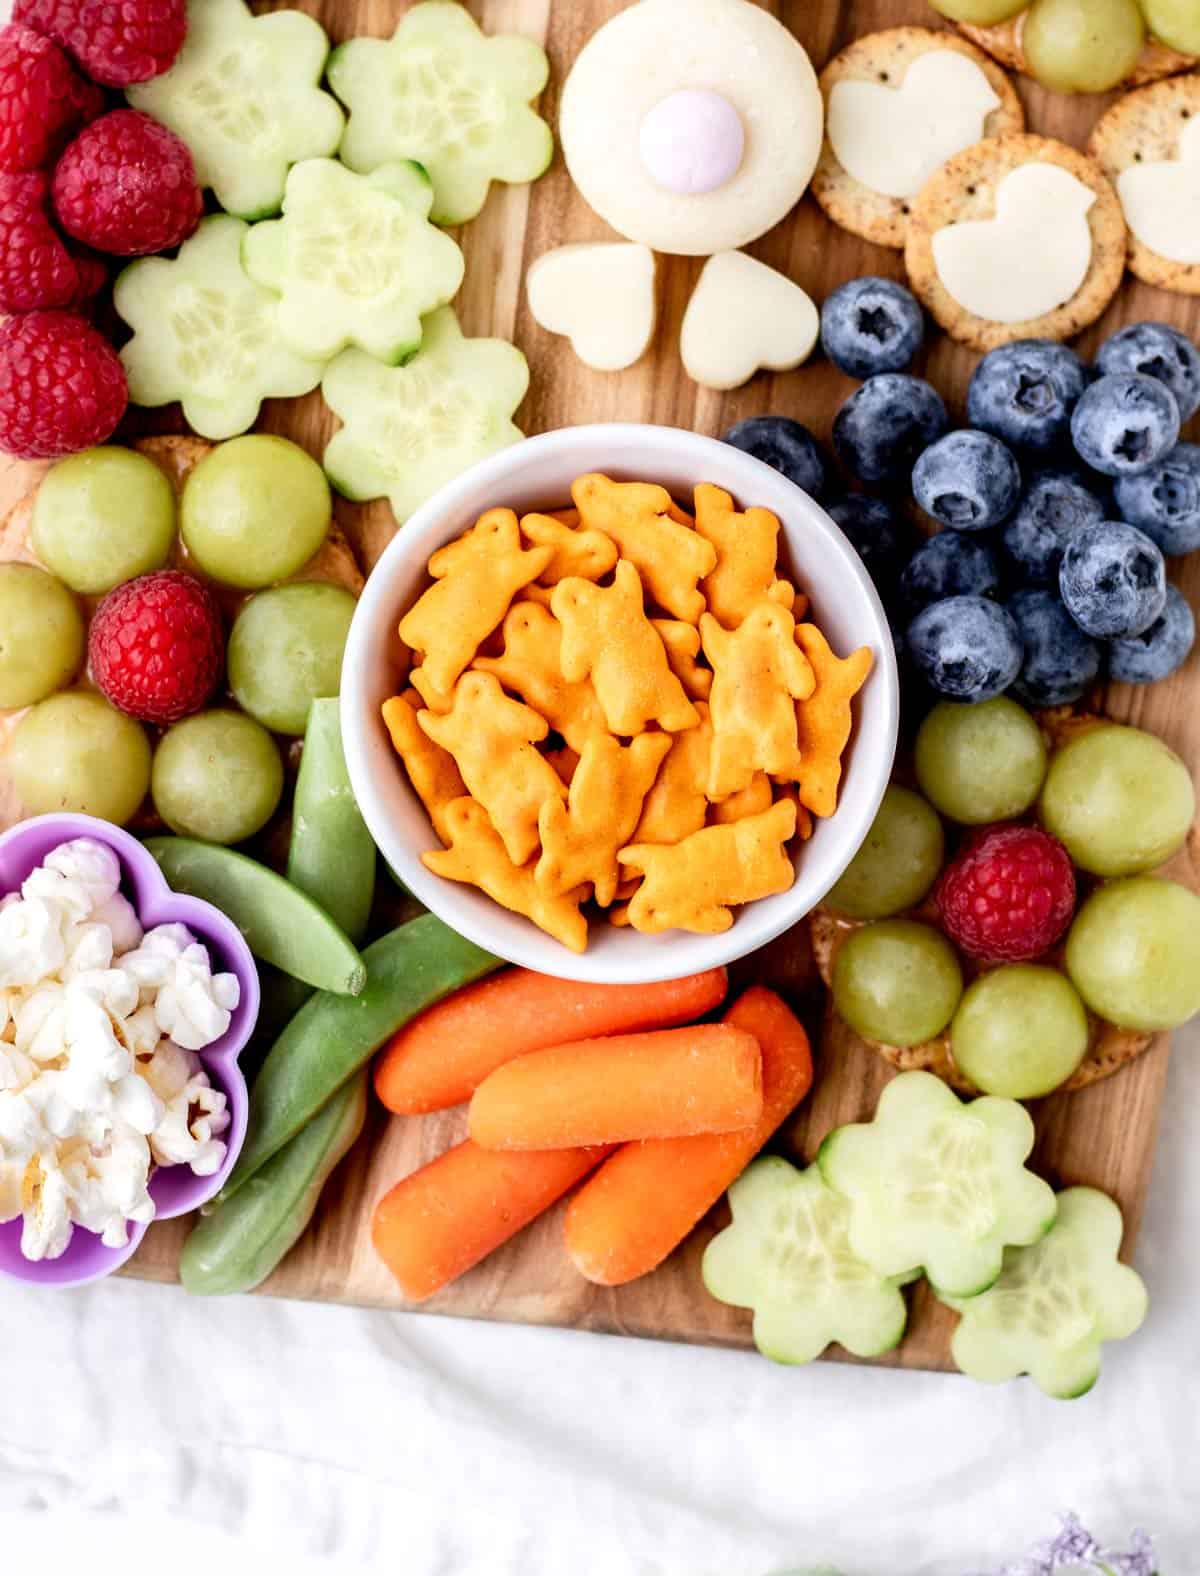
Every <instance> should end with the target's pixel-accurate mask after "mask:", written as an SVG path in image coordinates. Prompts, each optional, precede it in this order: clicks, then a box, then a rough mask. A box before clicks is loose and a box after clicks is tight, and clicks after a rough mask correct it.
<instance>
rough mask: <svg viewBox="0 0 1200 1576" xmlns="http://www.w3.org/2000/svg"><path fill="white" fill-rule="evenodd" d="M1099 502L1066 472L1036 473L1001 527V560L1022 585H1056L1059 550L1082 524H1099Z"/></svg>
mask: <svg viewBox="0 0 1200 1576" xmlns="http://www.w3.org/2000/svg"><path fill="white" fill-rule="evenodd" d="M1105 512H1106V511H1105V505H1104V499H1103V498H1101V497H1100V495H1099V493H1097V492H1096V491H1095V490H1094V489H1093V488H1092V487H1090V486H1089V485H1088V484H1087V483H1086V482H1084V481H1082V480H1081V479H1080V478H1079V477H1078V476H1073V475H1072V474H1071V473H1070V471H1060V470H1045V471H1038V472H1037V473H1036V475H1034V477H1033V478H1032V480H1031V481H1030V483H1029V485H1028V486H1027V487H1026V489H1025V493H1024V496H1023V497H1022V499H1021V501H1020V503H1019V504H1018V505H1017V512H1016V514H1014V515H1013V517H1012V519H1011V520H1010V521H1009V522H1008V524H1007V525H1006V526H1005V528H1004V536H1003V538H1002V540H1003V543H1004V555H1005V558H1006V559H1007V561H1008V563H1009V565H1010V567H1011V569H1012V572H1013V576H1014V578H1015V579H1016V580H1018V581H1020V582H1021V584H1022V585H1030V586H1050V585H1057V584H1058V565H1059V561H1060V560H1061V558H1062V552H1063V548H1064V547H1065V546H1066V543H1067V541H1068V540H1069V539H1070V537H1072V536H1073V535H1074V534H1075V532H1076V531H1080V530H1082V529H1083V527H1084V526H1085V525H1099V523H1100V521H1101V520H1103V519H1104V516H1105Z"/></svg>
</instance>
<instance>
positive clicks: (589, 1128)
mask: <svg viewBox="0 0 1200 1576" xmlns="http://www.w3.org/2000/svg"><path fill="white" fill-rule="evenodd" d="M761 1116H762V1057H761V1056H760V1055H759V1050H758V1041H757V1040H756V1039H755V1038H754V1036H753V1035H752V1034H748V1033H746V1031H745V1030H743V1029H739V1028H734V1027H730V1026H729V1025H728V1024H723V1023H708V1024H695V1025H693V1026H692V1027H691V1028H687V1029H659V1030H657V1031H655V1032H652V1033H650V1034H612V1035H609V1036H608V1037H607V1038H605V1039H598V1040H577V1041H576V1042H575V1043H574V1044H573V1045H556V1046H552V1047H551V1048H550V1049H548V1050H544V1051H531V1052H530V1053H529V1055H528V1056H518V1057H517V1059H516V1061H514V1062H509V1063H508V1064H507V1065H506V1066H504V1067H498V1068H497V1069H496V1071H495V1072H494V1073H492V1074H491V1075H490V1076H489V1077H487V1078H485V1079H484V1081H483V1082H482V1083H481V1084H480V1086H479V1088H478V1089H476V1091H475V1093H474V1095H473V1096H472V1099H471V1118H470V1132H471V1137H472V1138H473V1139H474V1140H475V1142H476V1143H477V1144H482V1145H483V1147H484V1148H485V1149H569V1148H574V1147H575V1146H576V1145H579V1144H618V1143H624V1142H626V1141H628V1140H630V1139H638V1138H676V1137H682V1136H684V1135H685V1134H686V1135H690V1134H693V1133H727V1132H731V1131H733V1130H734V1129H735V1128H752V1127H753V1126H754V1124H755V1123H756V1122H757V1121H758V1120H759V1118H760V1117H761Z"/></svg>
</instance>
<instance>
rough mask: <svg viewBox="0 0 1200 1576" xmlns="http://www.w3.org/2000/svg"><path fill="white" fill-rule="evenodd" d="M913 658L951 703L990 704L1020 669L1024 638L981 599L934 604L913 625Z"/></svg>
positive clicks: (932, 685) (992, 604) (1002, 612)
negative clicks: (971, 702)
mask: <svg viewBox="0 0 1200 1576" xmlns="http://www.w3.org/2000/svg"><path fill="white" fill-rule="evenodd" d="M905 640H906V642H907V645H908V652H909V656H910V657H911V658H912V660H913V662H915V663H916V666H917V668H918V670H919V671H920V673H921V675H922V676H923V677H924V679H925V680H926V682H927V683H928V684H929V686H930V688H931V689H933V690H935V691H936V692H937V694H939V695H941V696H943V697H944V698H945V699H947V700H958V701H968V702H970V701H980V700H991V699H993V698H994V697H995V696H996V695H1002V694H1003V693H1004V691H1005V690H1006V689H1007V688H1008V686H1009V685H1010V684H1011V683H1012V681H1013V680H1014V679H1015V678H1016V676H1017V674H1018V673H1019V672H1020V670H1021V637H1020V635H1019V634H1018V632H1017V626H1016V624H1015V623H1014V622H1013V619H1012V617H1011V615H1010V614H1008V613H1007V612H1005V610H1004V609H1003V608H1002V607H1001V606H1000V605H999V603H997V602H989V601H988V599H987V598H986V597H982V596H952V597H947V599H946V600H945V601H944V602H934V603H932V604H931V605H930V606H929V607H927V608H925V610H924V611H923V612H921V613H918V614H917V616H916V618H914V619H913V621H912V623H911V624H910V625H909V626H908V631H907V634H906V636H905Z"/></svg>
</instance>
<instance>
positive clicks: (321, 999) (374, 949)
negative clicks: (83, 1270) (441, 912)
mask: <svg viewBox="0 0 1200 1576" xmlns="http://www.w3.org/2000/svg"><path fill="white" fill-rule="evenodd" d="M363 962H364V963H365V964H366V967H367V983H366V987H365V989H364V990H363V992H362V994H361V995H359V996H339V995H335V994H333V993H332V992H330V991H319V992H318V993H317V995H315V996H314V997H313V998H312V1000H311V1001H309V1002H307V1003H306V1004H305V1005H304V1006H303V1007H301V1009H300V1011H299V1012H298V1013H297V1014H296V1016H295V1017H294V1018H293V1019H292V1021H291V1022H290V1023H289V1024H288V1026H287V1028H286V1029H284V1031H283V1033H282V1034H281V1035H280V1036H279V1038H278V1039H277V1040H276V1041H275V1044H274V1045H273V1046H272V1047H271V1049H270V1050H269V1051H268V1053H267V1059H266V1061H264V1062H263V1064H262V1068H261V1069H260V1071H259V1074H258V1077H257V1078H256V1079H255V1081H254V1090H253V1092H252V1094H251V1096H250V1126H249V1130H248V1132H247V1134H246V1143H245V1147H244V1148H243V1150H242V1153H241V1158H240V1159H239V1160H238V1163H237V1165H236V1166H235V1167H234V1168H233V1172H232V1174H231V1175H230V1177H229V1180H228V1182H226V1184H225V1187H224V1188H223V1190H222V1192H221V1194H220V1198H221V1199H222V1200H224V1199H227V1198H229V1197H231V1196H232V1195H233V1194H235V1193H236V1192H237V1190H238V1189H239V1188H240V1187H242V1185H243V1184H244V1183H245V1182H247V1181H248V1180H249V1178H250V1177H252V1176H253V1175H254V1174H255V1172H256V1171H259V1170H260V1169H261V1168H262V1167H263V1166H264V1165H265V1164H266V1163H267V1161H268V1160H269V1159H270V1158H271V1156H272V1155H273V1154H275V1153H276V1152H277V1151H278V1150H280V1149H282V1147H283V1146H284V1144H286V1143H287V1141H288V1139H290V1138H293V1137H295V1135H296V1134H297V1133H298V1132H299V1131H300V1129H301V1128H302V1127H303V1126H304V1124H305V1123H306V1122H308V1121H309V1120H310V1119H311V1118H312V1117H313V1116H314V1115H315V1114H316V1113H317V1112H318V1111H319V1110H320V1109H321V1107H322V1106H323V1105H324V1104H325V1102H326V1101H327V1100H328V1099H329V1098H330V1097H331V1096H332V1095H333V1094H335V1093H336V1092H337V1090H338V1089H340V1088H341V1087H342V1085H343V1084H344V1083H345V1082H346V1080H347V1079H348V1078H352V1077H353V1076H354V1074H355V1073H356V1072H357V1071H358V1069H359V1068H360V1067H361V1066H363V1064H364V1063H365V1062H366V1061H367V1060H369V1058H370V1056H371V1054H372V1053H373V1052H374V1051H376V1050H377V1049H378V1048H379V1046H381V1045H382V1044H383V1042H384V1041H385V1040H386V1039H388V1038H389V1037H390V1036H391V1035H393V1034H395V1032H396V1030H397V1029H399V1028H400V1027H401V1026H402V1025H403V1024H405V1023H407V1022H408V1021H409V1019H410V1018H415V1017H416V1015H417V1013H419V1012H423V1011H424V1010H425V1008H426V1007H430V1006H432V1005H433V1003H434V1002H435V1001H440V1000H441V999H442V997H443V996H448V995H450V993H451V992H452V991H456V990H458V989H459V988H460V987H461V986H463V985H469V984H470V983H471V981H472V980H477V979H480V978H482V976H483V975H485V974H490V973H491V972H492V970H493V969H496V968H499V967H500V959H499V958H494V957H492V955H491V954H490V953H488V952H484V951H483V950H482V948H480V947H477V946H475V945H474V943H473V942H470V941H467V940H466V939H465V938H464V937H462V936H460V935H458V934H456V932H454V931H453V930H451V929H450V927H449V926H448V925H444V924H443V923H442V921H441V920H440V919H438V918H437V917H436V916H435V915H433V914H422V915H421V917H420V918H419V919H413V920H410V921H409V922H408V924H406V925H401V926H400V927H399V928H398V929H397V930H393V931H390V932H389V933H388V934H387V935H386V936H382V937H381V938H380V939H379V940H378V941H376V942H374V943H372V945H371V946H369V947H368V948H367V949H366V951H365V952H364V953H363Z"/></svg>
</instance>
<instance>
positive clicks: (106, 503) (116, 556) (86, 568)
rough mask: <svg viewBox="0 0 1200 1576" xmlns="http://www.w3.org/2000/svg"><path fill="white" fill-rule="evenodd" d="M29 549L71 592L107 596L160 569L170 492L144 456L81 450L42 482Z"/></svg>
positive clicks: (167, 546) (171, 536) (171, 518)
mask: <svg viewBox="0 0 1200 1576" xmlns="http://www.w3.org/2000/svg"><path fill="white" fill-rule="evenodd" d="M33 545H34V549H35V551H36V552H37V555H38V557H39V558H40V559H41V560H42V562H43V563H44V564H46V565H48V566H49V568H51V569H52V570H53V571H54V573H55V574H56V575H58V576H59V577H60V578H61V579H63V580H65V581H66V583H67V584H68V585H69V586H70V587H71V589H72V590H73V591H78V592H80V593H81V594H83V595H86V596H98V595H100V594H101V593H102V592H104V591H111V590H112V588H113V587H114V586H118V585H121V584H122V583H123V582H124V581H126V580H132V579H134V578H135V576H137V575H144V574H148V573H149V572H150V571H151V570H152V569H161V568H162V566H163V565H164V564H165V563H166V561H167V559H168V557H169V556H170V552H171V548H172V547H173V546H174V545H175V489H174V487H172V486H171V483H170V481H169V479H168V478H167V476H166V474H165V473H164V472H163V471H161V470H160V469H159V467H158V466H157V465H155V463H154V461H153V460H148V459H147V458H146V456H145V455H144V454H135V453H134V451H133V450H132V449H119V448H115V447H113V448H103V449H85V450H84V452H83V453H82V454H73V455H71V457H70V458H69V459H66V460H60V461H59V462H58V464H57V465H54V466H51V468H50V470H48V471H47V472H46V475H45V476H44V477H43V478H42V484H41V486H40V487H39V488H38V494H37V502H36V503H35V504H34V506H33Z"/></svg>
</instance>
